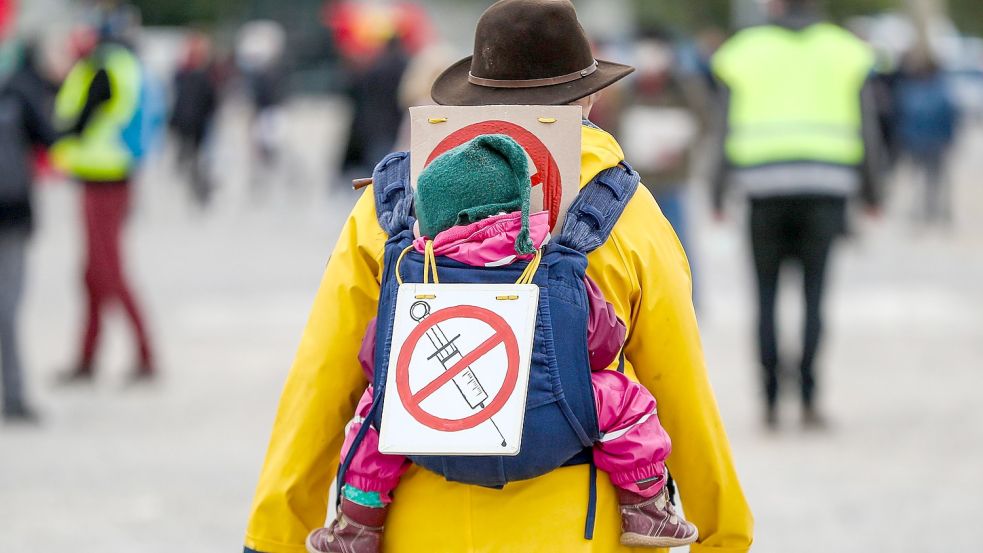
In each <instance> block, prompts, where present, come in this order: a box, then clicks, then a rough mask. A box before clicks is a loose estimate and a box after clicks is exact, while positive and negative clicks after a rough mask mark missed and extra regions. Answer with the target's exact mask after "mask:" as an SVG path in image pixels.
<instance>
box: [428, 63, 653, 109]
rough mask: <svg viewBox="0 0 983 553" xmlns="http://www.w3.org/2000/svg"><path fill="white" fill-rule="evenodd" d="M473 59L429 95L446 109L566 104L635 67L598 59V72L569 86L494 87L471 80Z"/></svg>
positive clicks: (442, 76)
mask: <svg viewBox="0 0 983 553" xmlns="http://www.w3.org/2000/svg"><path fill="white" fill-rule="evenodd" d="M471 57H472V56H468V57H466V58H464V59H463V60H461V61H459V62H457V63H455V64H454V65H452V66H450V67H448V68H447V70H445V71H444V72H443V73H441V74H440V76H439V77H437V80H436V81H434V84H433V88H432V89H431V90H430V96H431V97H432V98H433V100H434V101H435V102H437V103H438V104H441V105H444V106H486V105H531V106H545V105H564V104H569V103H571V102H573V101H576V100H579V99H581V98H583V97H585V96H590V95H591V94H593V93H595V92H597V91H598V90H601V89H603V88H606V87H608V86H611V85H612V84H614V83H615V82H617V81H619V80H620V79H622V78H624V77H625V76H627V75H628V74H630V73H631V72H632V71H634V70H635V68H634V67H631V66H630V65H622V64H620V63H614V62H610V61H603V60H597V70H596V71H594V72H593V73H591V74H590V75H588V76H586V77H584V78H582V79H577V80H576V81H570V82H568V83H563V84H556V85H550V86H539V87H535V88H492V87H488V86H480V85H476V84H472V83H470V82H469V81H468V73H469V72H470V71H471Z"/></svg>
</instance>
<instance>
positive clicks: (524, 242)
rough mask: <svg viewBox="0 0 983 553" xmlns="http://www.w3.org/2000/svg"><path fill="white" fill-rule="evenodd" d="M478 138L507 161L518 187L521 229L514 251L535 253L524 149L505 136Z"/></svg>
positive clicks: (529, 185) (529, 186)
mask: <svg viewBox="0 0 983 553" xmlns="http://www.w3.org/2000/svg"><path fill="white" fill-rule="evenodd" d="M480 139H484V140H483V141H484V143H485V145H486V146H488V147H489V148H491V149H493V150H495V151H496V152H497V153H499V154H501V156H502V157H504V158H505V159H506V160H507V161H508V162H509V167H511V169H512V173H513V176H514V177H515V178H514V180H513V182H514V183H516V185H517V186H518V188H519V190H517V192H518V193H519V198H520V200H521V202H522V204H521V206H522V207H521V211H522V229H521V230H520V231H519V234H518V235H517V236H516V238H515V253H517V254H519V255H527V254H531V253H535V252H536V248H535V246H533V243H532V235H531V234H530V233H529V210H530V208H529V194H530V188H531V186H532V183H531V182H530V179H529V165H528V164H527V162H526V151H525V150H523V149H522V146H520V145H519V144H518V143H517V142H515V141H514V140H512V139H510V138H508V137H506V136H501V135H491V136H484V137H479V140H480Z"/></svg>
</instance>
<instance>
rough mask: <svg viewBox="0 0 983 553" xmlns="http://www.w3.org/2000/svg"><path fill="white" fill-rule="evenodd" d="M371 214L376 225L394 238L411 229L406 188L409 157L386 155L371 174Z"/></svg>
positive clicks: (410, 202)
mask: <svg viewBox="0 0 983 553" xmlns="http://www.w3.org/2000/svg"><path fill="white" fill-rule="evenodd" d="M372 188H373V190H374V191H375V212H376V217H378V219H379V226H381V227H382V230H384V231H386V234H388V235H389V236H395V235H396V234H399V233H400V232H402V231H404V230H406V229H408V228H410V227H412V226H413V215H412V213H413V187H412V186H411V185H410V154H409V153H408V152H395V153H392V154H389V155H388V156H386V157H385V158H383V160H382V161H380V162H379V165H376V166H375V171H373V172H372Z"/></svg>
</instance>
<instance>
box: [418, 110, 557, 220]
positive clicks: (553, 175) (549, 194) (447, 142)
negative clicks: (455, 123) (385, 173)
mask: <svg viewBox="0 0 983 553" xmlns="http://www.w3.org/2000/svg"><path fill="white" fill-rule="evenodd" d="M482 134H504V135H506V136H509V137H511V138H512V139H514V140H515V141H516V142H518V143H519V145H520V146H522V149H524V150H525V151H526V153H527V154H529V157H530V158H532V162H533V164H534V165H535V166H536V174H535V175H533V176H532V186H533V188H535V187H536V186H539V185H540V184H542V185H543V207H544V208H545V209H546V210H547V211H549V212H550V229H552V228H553V227H554V226H555V225H556V220H557V217H558V216H559V214H560V202H561V200H562V199H563V187H562V186H561V183H560V169H559V167H558V166H557V165H556V160H555V159H554V158H553V154H551V153H550V151H549V149H547V148H546V145H545V144H543V142H542V141H541V140H540V139H539V138H537V137H536V135H534V134H533V133H531V132H529V131H528V130H526V129H524V128H523V127H520V126H519V125H516V124H515V123H509V122H508V121H499V120H491V121H482V122H481V123H474V124H472V125H468V126H466V127H463V128H461V129H458V130H456V131H454V132H452V133H451V134H449V135H447V137H446V138H444V139H443V140H441V141H440V143H438V144H437V147H436V148H434V149H433V152H430V157H428V158H427V162H426V163H425V164H424V167H426V166H427V165H430V162H431V161H433V160H434V159H435V158H436V157H437V156H439V155H440V154H443V153H444V152H446V151H447V150H450V149H453V148H456V147H457V146H460V145H461V144H464V143H465V142H467V141H468V140H471V139H472V138H474V137H476V136H479V135H482Z"/></svg>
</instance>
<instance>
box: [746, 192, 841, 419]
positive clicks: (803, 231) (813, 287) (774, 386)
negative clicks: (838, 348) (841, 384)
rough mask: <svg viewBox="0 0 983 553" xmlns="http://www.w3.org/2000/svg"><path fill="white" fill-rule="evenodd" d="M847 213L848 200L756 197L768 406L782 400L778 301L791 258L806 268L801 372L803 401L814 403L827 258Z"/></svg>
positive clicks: (754, 240)
mask: <svg viewBox="0 0 983 553" xmlns="http://www.w3.org/2000/svg"><path fill="white" fill-rule="evenodd" d="M845 216H846V201H845V200H844V199H843V198H836V197H822V196H819V197H817V196H801V197H799V196H793V197H778V198H767V199H753V200H752V201H751V217H750V219H751V248H752V251H753V254H754V268H755V273H756V275H757V280H758V348H759V353H760V356H761V366H762V368H763V369H764V385H765V397H766V400H767V401H768V405H769V407H771V406H774V405H775V402H776V400H777V398H778V388H779V378H780V374H779V371H780V367H781V362H780V360H779V354H778V339H777V336H776V333H775V303H776V298H777V296H778V277H779V273H780V272H781V268H782V265H783V263H784V262H785V261H789V260H791V261H795V262H797V263H798V264H799V265H800V266H801V268H802V280H803V289H804V292H805V325H804V326H805V328H804V330H803V338H804V339H803V345H802V357H801V359H800V362H799V371H800V374H801V392H802V400H803V403H804V404H805V405H806V406H811V405H812V402H813V398H814V395H815V388H816V377H815V373H814V367H813V364H814V362H815V358H816V351H817V350H818V349H819V339H820V335H821V333H822V327H823V320H822V299H823V291H824V289H825V276H826V264H827V263H826V262H827V260H828V259H829V252H830V249H831V247H832V245H833V242H834V241H835V239H836V237H837V236H839V235H840V234H842V233H843V230H844V226H845Z"/></svg>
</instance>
